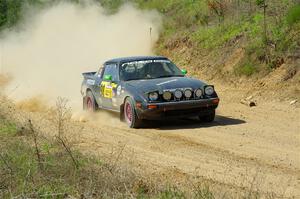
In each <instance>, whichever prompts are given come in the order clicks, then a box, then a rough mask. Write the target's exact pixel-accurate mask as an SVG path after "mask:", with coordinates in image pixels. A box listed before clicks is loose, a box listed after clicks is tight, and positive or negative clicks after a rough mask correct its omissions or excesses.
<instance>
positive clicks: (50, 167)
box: [0, 119, 213, 199]
mask: <svg viewBox="0 0 300 199" xmlns="http://www.w3.org/2000/svg"><path fill="white" fill-rule="evenodd" d="M0 127H1V128H0V129H1V131H0V198H4V199H6V198H12V197H19V198H20V197H23V198H28V197H29V198H66V197H67V196H73V197H76V198H79V197H81V196H86V197H88V196H93V197H96V198H132V196H133V197H135V198H141V199H142V198H160V199H181V198H199V197H197V193H198V192H199V190H197V192H196V191H193V190H191V192H188V193H187V192H183V191H181V190H180V189H179V188H177V187H171V186H165V188H162V189H160V190H154V188H153V187H151V186H152V185H150V184H147V183H146V184H145V183H143V184H138V187H137V182H139V181H140V179H141V178H140V177H137V176H136V174H135V173H133V172H132V171H130V170H123V169H122V168H120V167H116V165H109V164H107V163H105V162H103V161H101V160H99V159H98V158H96V157H93V156H86V155H83V154H82V153H80V152H79V151H76V150H72V154H73V156H74V157H75V159H76V160H77V162H78V165H79V166H78V167H75V165H74V162H72V160H71V158H70V156H69V154H68V153H67V152H66V150H65V149H64V148H63V147H62V146H61V145H60V144H59V143H58V142H56V141H55V140H51V139H46V138H44V137H42V136H39V137H37V141H38V142H37V143H38V147H37V148H35V147H34V146H35V145H34V143H33V134H31V133H30V132H28V131H26V132H23V133H21V134H20V133H19V130H18V128H17V127H16V125H15V124H14V123H13V122H8V121H7V120H5V119H0ZM36 149H38V151H39V154H40V156H41V159H40V160H39V159H38V156H37V151H36ZM200 192H202V193H204V195H207V194H208V195H210V196H211V195H213V194H212V193H211V192H206V191H200ZM89 194H90V195H89ZM201 198H207V199H210V198H211V197H201Z"/></svg>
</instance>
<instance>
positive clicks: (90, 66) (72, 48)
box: [0, 3, 161, 109]
mask: <svg viewBox="0 0 300 199" xmlns="http://www.w3.org/2000/svg"><path fill="white" fill-rule="evenodd" d="M27 10H28V11H27V14H26V13H25V16H24V20H23V21H22V23H21V24H20V25H19V26H18V28H17V29H15V30H9V31H5V32H4V33H3V34H2V35H1V37H0V69H1V71H0V73H2V74H9V75H11V76H12V77H13V80H12V82H11V83H10V86H9V88H7V89H6V90H7V93H9V95H10V96H9V97H11V98H13V99H15V100H24V99H27V98H28V99H29V98H31V97H33V96H37V97H39V96H43V97H46V98H47V99H48V100H47V101H48V102H50V103H53V102H55V100H56V98H57V97H58V96H61V97H65V98H68V99H69V101H70V104H71V106H72V108H74V109H79V108H81V106H82V100H81V95H80V86H81V81H82V76H81V73H82V72H86V71H96V70H97V69H98V68H99V66H100V65H101V64H102V63H103V62H104V61H105V60H107V59H110V58H113V57H122V56H136V55H151V54H153V53H152V46H153V44H154V43H155V42H156V40H157V39H158V35H159V29H160V22H161V18H160V16H159V14H158V13H157V12H155V11H141V10H138V9H137V8H135V7H134V6H133V5H124V6H122V7H121V8H120V9H119V11H118V12H117V13H116V14H113V15H107V14H105V13H106V12H105V10H104V9H103V8H102V7H100V6H99V5H95V4H93V3H89V4H86V5H77V4H71V3H58V4H56V5H53V6H51V7H50V8H47V9H43V10H40V11H37V10H35V9H34V8H30V9H27ZM150 28H151V29H152V31H151V33H152V34H151V35H150Z"/></svg>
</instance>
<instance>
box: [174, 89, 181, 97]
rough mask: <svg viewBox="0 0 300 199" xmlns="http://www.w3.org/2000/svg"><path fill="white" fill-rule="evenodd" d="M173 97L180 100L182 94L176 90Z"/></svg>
mask: <svg viewBox="0 0 300 199" xmlns="http://www.w3.org/2000/svg"><path fill="white" fill-rule="evenodd" d="M174 95H175V97H176V98H177V99H180V98H181V97H182V92H181V91H180V90H176V91H175V93H174Z"/></svg>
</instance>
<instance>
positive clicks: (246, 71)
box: [235, 62, 257, 76]
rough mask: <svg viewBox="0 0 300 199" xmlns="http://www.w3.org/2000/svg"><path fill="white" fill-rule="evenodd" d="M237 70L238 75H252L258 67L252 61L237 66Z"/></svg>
mask: <svg viewBox="0 0 300 199" xmlns="http://www.w3.org/2000/svg"><path fill="white" fill-rule="evenodd" d="M235 71H236V73H237V74H238V75H245V76H251V75H253V74H254V73H256V72H257V69H256V67H255V66H254V65H253V64H252V63H251V62H247V63H244V64H242V65H241V66H239V67H237V68H236V70H235Z"/></svg>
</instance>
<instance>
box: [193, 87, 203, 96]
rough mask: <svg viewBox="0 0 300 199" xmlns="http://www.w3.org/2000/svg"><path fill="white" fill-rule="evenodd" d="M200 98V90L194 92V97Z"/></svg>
mask: <svg viewBox="0 0 300 199" xmlns="http://www.w3.org/2000/svg"><path fill="white" fill-rule="evenodd" d="M201 96H202V90H201V89H200V88H199V89H197V90H195V97H197V98H199V97H201Z"/></svg>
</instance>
